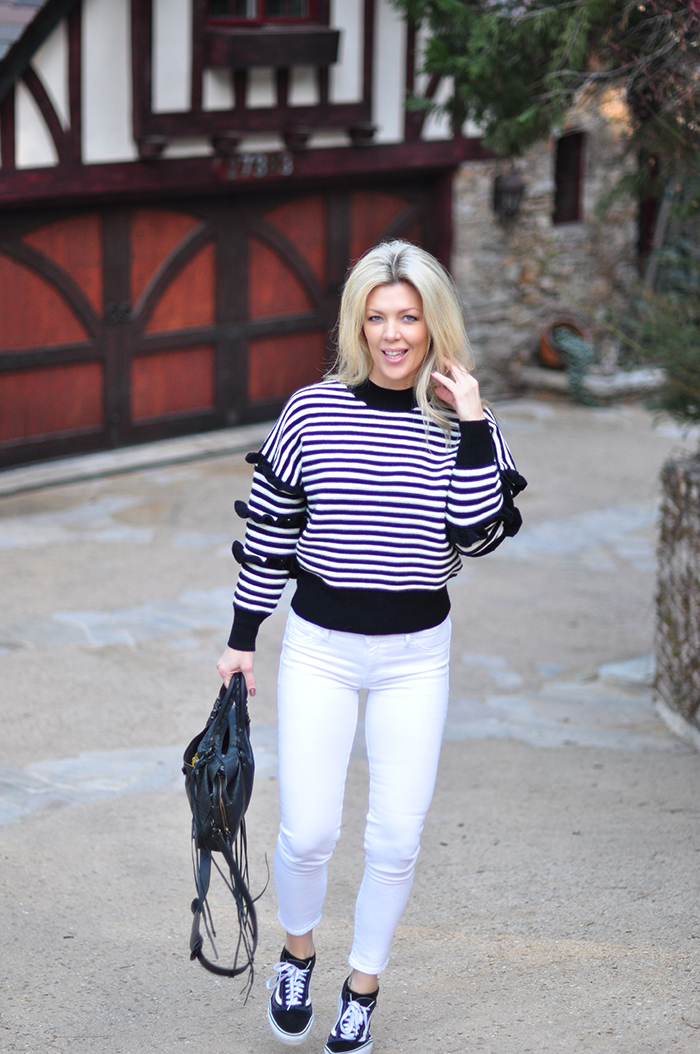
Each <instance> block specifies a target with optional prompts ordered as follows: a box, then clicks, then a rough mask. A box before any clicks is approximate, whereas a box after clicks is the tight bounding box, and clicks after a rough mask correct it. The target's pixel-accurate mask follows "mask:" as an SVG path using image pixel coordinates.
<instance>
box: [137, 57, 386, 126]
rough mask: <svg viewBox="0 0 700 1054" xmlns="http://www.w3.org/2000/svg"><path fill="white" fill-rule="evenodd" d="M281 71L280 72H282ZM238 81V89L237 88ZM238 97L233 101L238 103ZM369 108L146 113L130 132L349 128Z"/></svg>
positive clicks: (337, 105) (241, 74) (328, 106)
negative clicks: (137, 129) (291, 124)
mask: <svg viewBox="0 0 700 1054" xmlns="http://www.w3.org/2000/svg"><path fill="white" fill-rule="evenodd" d="M282 72H284V70H282ZM245 75H246V71H245V70H236V72H235V80H234V83H235V84H236V88H237V91H238V90H240V93H241V94H240V98H241V99H243V98H244V94H243V87H242V86H243V84H244V78H245ZM239 78H240V84H241V88H240V89H238V84H239ZM238 98H239V96H238V94H237V95H236V101H237V102H238ZM369 117H370V106H369V104H368V103H367V102H366V101H365V102H359V103H335V104H333V103H328V104H326V105H325V106H323V105H318V106H291V107H285V106H282V105H281V104H280V103H278V105H277V106H272V107H270V108H269V109H260V110H257V109H246V108H245V107H244V106H241V108H240V109H239V108H238V106H237V107H236V109H235V111H234V110H206V111H200V112H195V111H194V110H190V111H188V112H187V113H146V114H145V115H143V116H142V117H141V119H140V121H139V124H138V126H137V127H138V128H139V133H138V134H137V133H136V127H135V129H134V135H135V138H137V139H142V138H146V137H148V136H153V135H161V136H165V137H166V138H167V139H172V138H177V137H178V136H189V135H209V136H211V135H216V134H217V133H220V132H229V131H231V129H232V128H235V129H236V131H238V132H281V131H283V130H284V127H285V124H287V123H288V122H291V123H293V124H295V125H299V124H303V125H308V126H309V127H311V128H349V127H351V126H352V125H355V124H358V123H359V122H361V121H366V120H369Z"/></svg>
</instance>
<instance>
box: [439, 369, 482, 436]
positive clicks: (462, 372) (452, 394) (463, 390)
mask: <svg viewBox="0 0 700 1054" xmlns="http://www.w3.org/2000/svg"><path fill="white" fill-rule="evenodd" d="M445 365H446V366H447V368H448V370H449V371H450V373H451V374H452V376H451V377H448V376H447V374H445V373H438V372H437V370H433V371H432V373H431V376H432V377H434V378H435V380H436V381H439V384H438V387H436V389H435V394H436V395H439V397H440V398H441V399H443V400H444V401H445V402H446V403H449V404H450V406H453V407H454V408H455V410H456V411H457V417H458V418H459V419H460V421H483V420H484V408H483V405H482V403H481V396H480V395H479V382H478V381H477V379H476V377H474V376H473V375H472V374H471V373H470V372H469V370H466V369H465V368H464V366H461V365H460V364H459V363H457V362H453V360H452V359H445Z"/></svg>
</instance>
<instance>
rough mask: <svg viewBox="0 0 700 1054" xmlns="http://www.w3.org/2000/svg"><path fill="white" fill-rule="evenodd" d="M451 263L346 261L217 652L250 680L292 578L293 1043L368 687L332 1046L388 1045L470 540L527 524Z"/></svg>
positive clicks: (260, 494) (286, 418)
mask: <svg viewBox="0 0 700 1054" xmlns="http://www.w3.org/2000/svg"><path fill="white" fill-rule="evenodd" d="M471 365H472V363H471V357H470V349H469V344H468V341H467V336H466V333H465V331H464V325H463V321H462V313H461V310H460V306H459V302H458V300H457V296H456V291H455V288H454V285H453V283H452V280H451V278H450V277H449V275H448V274H447V273H446V271H445V270H444V269H443V267H442V266H441V265H440V264H439V263H438V262H437V261H436V260H435V259H434V258H433V257H432V256H430V255H429V254H428V253H426V252H425V251H424V250H422V249H419V248H417V247H416V246H414V245H411V244H409V243H407V242H401V241H392V242H387V243H384V244H381V245H378V246H376V247H375V248H374V249H371V250H370V251H369V252H368V253H367V254H366V255H365V256H364V257H362V259H361V260H360V261H359V262H358V263H357V265H356V266H355V268H354V269H353V271H352V272H351V274H350V276H349V278H348V281H347V284H346V286H345V290H344V292H343V297H342V302H341V308H340V321H339V326H338V361H337V366H336V369H335V370H334V372H333V373H331V374H330V376H328V377H327V378H326V380H324V381H322V382H321V383H319V384H315V385H311V386H310V387H308V388H303V389H302V390H301V391H298V392H296V393H295V395H293V396H292V398H291V399H290V400H289V402H288V403H287V405H286V407H285V409H284V411H283V412H282V415H281V416H280V418H279V420H278V422H277V424H276V425H275V427H274V428H273V430H272V432H271V433H270V435H269V437H268V438H267V440H266V441H265V443H264V444H263V447H262V449H261V451H260V453H259V454H253V455H248V460H249V461H251V462H253V463H254V464H255V465H256V471H255V473H254V477H253V484H252V490H251V497H250V500H249V502H248V504H247V505H245V504H243V503H242V502H237V503H236V511H237V512H238V513H239V515H241V516H244V517H246V518H248V520H249V523H248V529H247V532H246V541H245V546H242V545H241V543H240V542H237V543H235V544H234V555H235V556H236V559H237V560H238V561H239V563H241V564H242V568H241V572H240V575H239V579H238V585H237V588H236V593H235V597H234V622H233V629H232V631H231V636H230V639H229V646H228V647H227V649H226V651H225V652H224V654H223V655H222V657H221V659H220V660H219V663H218V670H219V673H220V674H221V676H222V677H223V678H224V680H225V681H226V682H228V680H229V678H230V677H231V676H232V675H233V673H235V672H237V671H241V672H242V673H243V675H244V677H245V680H246V684H247V686H248V691H249V693H250V695H251V696H252V695H254V694H255V679H254V674H253V658H254V648H255V637H256V634H257V631H258V628H259V626H260V624H261V623H262V621H263V619H264V618H266V617H267V616H268V615H269V614H270V613H271V612H272V611H273V610H274V608H275V605H276V604H277V601H278V600H279V597H280V594H281V592H282V589H283V588H284V585H285V582H286V580H287V578H288V577H289V576H290V573H291V574H293V575H295V576H296V577H297V589H296V593H295V595H294V598H293V600H292V611H291V612H290V615H289V620H288V623H287V630H286V634H285V639H284V644H283V648H282V657H281V662H280V673H279V692H278V707H279V785H280V797H281V807H282V808H281V811H282V818H281V824H280V831H279V837H278V842H277V850H276V853H275V860H274V877H275V886H276V889H277V897H278V902H279V913H278V918H279V920H280V922H281V924H282V926H283V928H284V929H285V931H286V937H285V943H284V948H283V950H282V954H281V956H280V962H279V963H277V965H276V966H275V976H274V977H273V978H271V979H270V982H268V987H272V994H271V997H270V1002H269V1007H268V1019H269V1023H270V1026H271V1028H272V1031H273V1032H274V1034H275V1035H276V1036H277V1038H278V1039H279V1040H281V1041H282V1042H283V1043H287V1044H289V1045H295V1044H297V1043H301V1042H303V1041H304V1040H305V1039H306V1037H307V1036H308V1034H309V1031H310V1029H311V1025H312V1023H313V1009H312V1004H311V998H310V994H309V986H310V981H311V974H312V971H313V968H314V965H315V962H316V956H315V949H314V941H313V931H314V929H315V927H316V926H317V925H318V923H319V922H320V919H321V905H322V903H323V899H324V895H325V891H326V873H327V863H328V860H329V859H330V856H331V853H332V852H333V848H334V846H335V843H336V840H337V838H338V834H339V832H340V820H341V810H342V802H343V792H344V786H345V775H346V771H347V766H348V760H349V757H350V750H351V747H352V743H353V737H354V734H355V726H356V722H357V705H358V692H359V690H360V689H362V688H366V689H367V690H368V696H367V706H366V719H365V727H366V739H367V755H368V759H369V772H370V799H369V812H368V816H367V827H366V832H365V853H366V866H365V873H364V877H363V880H362V884H361V886H360V891H359V894H358V898H357V903H356V909H355V935H354V942H353V946H352V950H351V952H350V956H349V959H348V962H349V964H350V967H351V969H352V972H351V974H350V976H349V977H348V979H347V981H346V982H345V984H344V985H343V988H342V991H341V993H340V998H339V1002H338V1018H337V1021H336V1023H335V1025H334V1027H333V1029H332V1030H331V1033H330V1035H329V1037H328V1041H327V1043H326V1047H325V1052H326V1054H349V1052H354V1051H364V1052H365V1054H368V1052H369V1050H370V1049H371V1046H372V1039H371V1035H370V1030H369V1023H370V1016H371V1014H372V1011H373V1010H374V1008H375V1006H376V1002H377V995H378V991H379V985H378V974H380V973H381V972H382V970H383V969H384V968H385V966H386V964H387V962H388V959H389V951H390V946H391V941H392V938H393V934H394V931H395V929H396V927H397V925H398V923H399V920H400V918H401V915H402V913H403V910H404V908H405V906H406V902H407V900H408V896H409V892H410V888H411V883H412V881H413V871H414V865H415V861H416V857H417V855H418V851H419V847H420V846H419V842H420V835H421V831H422V829H423V821H424V818H425V815H426V812H427V810H428V806H429V804H430V800H431V798H432V794H433V788H434V784H435V776H436V772H437V764H438V756H439V751H440V743H441V739H442V732H443V726H444V722H445V714H446V709H447V693H448V663H449V645H450V620H449V614H448V613H449V606H450V604H449V598H448V595H447V590H446V582H447V580H448V579H449V578H450V577H452V576H453V575H455V574H456V573H457V571H458V570H459V568H460V566H461V558H460V557H461V554H466V555H480V554H481V553H482V552H484V551H488V550H490V549H491V548H494V547H495V545H496V544H498V542H499V541H500V540H501V539H502V538H503V537H504V536H505V535H506V534H514V533H515V531H516V530H517V529H518V527H519V525H520V517H519V514H518V513H517V510H515V509H514V508H513V504H512V495H513V494H514V493H517V491H518V490H519V489H522V487H523V486H525V481H524V480H523V479H522V477H519V476H518V475H517V473H516V472H515V466H514V465H513V461H512V458H511V455H510V453H509V451H508V448H507V446H506V445H505V443H504V441H503V439H502V438H501V435H500V432H499V430H498V426H497V424H496V421H495V419H494V417H493V415H492V414H491V413H490V411H489V410H485V409H484V407H483V405H482V402H481V398H480V396H479V386H478V384H477V381H476V379H475V378H474V377H473V376H472V374H471V373H470V369H471Z"/></svg>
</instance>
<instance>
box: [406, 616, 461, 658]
mask: <svg viewBox="0 0 700 1054" xmlns="http://www.w3.org/2000/svg"><path fill="white" fill-rule="evenodd" d="M451 635H452V623H451V621H450V619H449V616H448V618H446V619H445V620H444V622H440V623H439V625H437V626H431V627H430V629H422V630H419V631H418V633H411V634H410V638H411V647H412V648H416V649H417V650H418V651H436V650H437V649H438V648H444V647H446V646H447V645H449V643H450V637H451Z"/></svg>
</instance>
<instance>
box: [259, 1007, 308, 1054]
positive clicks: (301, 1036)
mask: <svg viewBox="0 0 700 1054" xmlns="http://www.w3.org/2000/svg"><path fill="white" fill-rule="evenodd" d="M267 1020H268V1021H269V1023H270V1028H271V1029H272V1034H273V1035H274V1036H275V1038H276V1039H278V1040H279V1041H280V1043H284V1045H285V1046H286V1047H299V1046H301V1044H302V1043H303V1042H304V1041H305V1040H306V1038H307V1036H308V1035H309V1032H310V1031H311V1026H312V1025H313V1023H314V1015H313V1013H312V1014H311V1017H310V1018H309V1023H308V1025H307V1026H306V1028H305V1029H304V1031H303V1032H295V1033H292V1034H290V1033H289V1032H283V1031H282V1029H281V1028H280V1027H279V1025H278V1024H277V1022H276V1021H275V1019H274V1017H273V1016H272V1005H271V1004H270V1003H268V1004H267Z"/></svg>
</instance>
